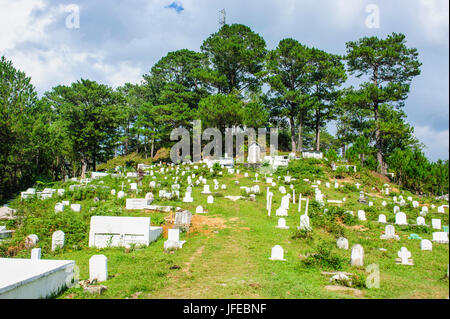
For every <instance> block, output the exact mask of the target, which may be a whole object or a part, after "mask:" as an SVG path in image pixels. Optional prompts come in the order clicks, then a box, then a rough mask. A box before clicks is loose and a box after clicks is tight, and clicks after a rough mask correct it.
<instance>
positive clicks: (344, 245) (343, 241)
mask: <svg viewBox="0 0 450 319" xmlns="http://www.w3.org/2000/svg"><path fill="white" fill-rule="evenodd" d="M336 245H337V247H338V248H339V249H345V250H347V249H348V239H347V238H344V237H340V238H338V240H337V241H336Z"/></svg>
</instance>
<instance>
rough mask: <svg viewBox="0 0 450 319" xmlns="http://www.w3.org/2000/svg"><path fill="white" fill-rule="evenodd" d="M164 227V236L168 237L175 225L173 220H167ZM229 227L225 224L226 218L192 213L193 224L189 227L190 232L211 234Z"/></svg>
mask: <svg viewBox="0 0 450 319" xmlns="http://www.w3.org/2000/svg"><path fill="white" fill-rule="evenodd" d="M161 226H162V228H163V237H164V238H167V236H168V230H169V229H171V228H173V227H174V224H173V223H172V222H169V221H167V220H166V222H165V223H164V224H163V225H161ZM224 228H227V226H225V219H223V218H219V217H208V216H205V215H192V218H191V226H190V227H189V231H188V234H190V233H195V232H199V233H203V234H210V233H212V232H213V231H216V230H218V229H224Z"/></svg>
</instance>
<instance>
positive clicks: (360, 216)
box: [358, 210, 367, 221]
mask: <svg viewBox="0 0 450 319" xmlns="http://www.w3.org/2000/svg"><path fill="white" fill-rule="evenodd" d="M358 219H359V220H363V221H364V220H367V219H366V213H365V212H364V211H363V210H358Z"/></svg>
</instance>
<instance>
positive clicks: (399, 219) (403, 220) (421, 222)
mask: <svg viewBox="0 0 450 319" xmlns="http://www.w3.org/2000/svg"><path fill="white" fill-rule="evenodd" d="M349 213H350V214H353V212H349ZM358 219H359V220H361V221H366V220H367V218H366V213H365V212H364V210H359V211H358ZM378 222H379V223H386V215H384V214H380V215H378ZM416 222H417V225H418V226H428V225H426V223H425V218H424V217H422V216H419V217H417V220H416ZM395 224H397V225H408V222H407V217H406V214H405V213H403V212H398V213H396V214H395ZM431 225H432V227H433V228H434V229H441V228H442V227H441V220H440V219H435V218H434V219H432V220H431Z"/></svg>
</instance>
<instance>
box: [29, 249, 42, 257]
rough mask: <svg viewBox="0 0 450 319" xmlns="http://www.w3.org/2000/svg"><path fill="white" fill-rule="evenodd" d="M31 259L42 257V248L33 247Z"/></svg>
mask: <svg viewBox="0 0 450 319" xmlns="http://www.w3.org/2000/svg"><path fill="white" fill-rule="evenodd" d="M31 259H41V248H33V249H32V250H31Z"/></svg>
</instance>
